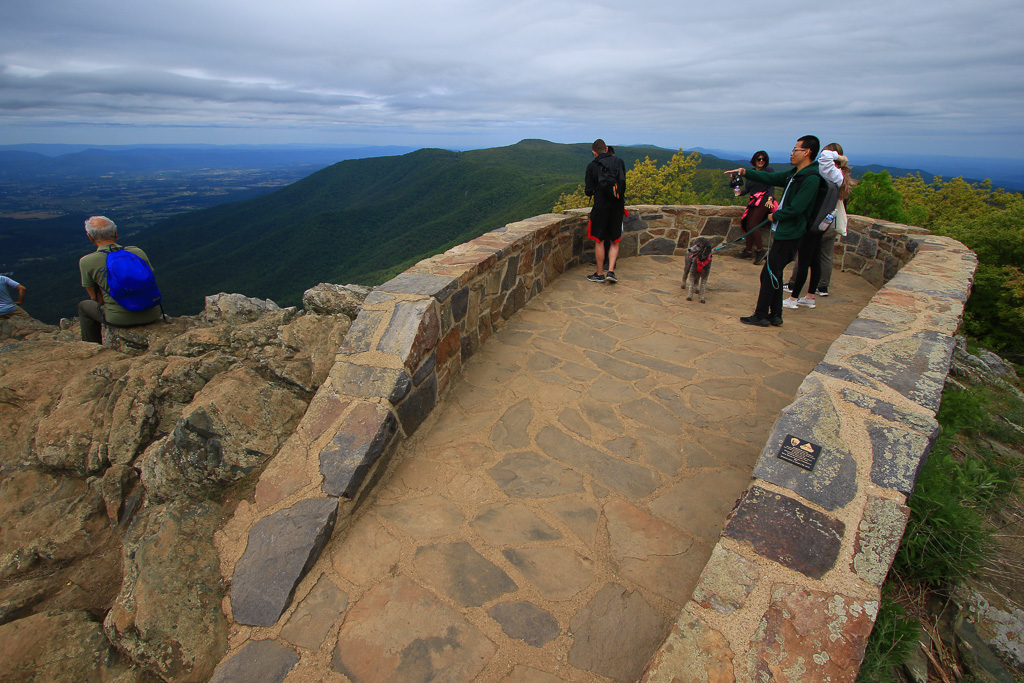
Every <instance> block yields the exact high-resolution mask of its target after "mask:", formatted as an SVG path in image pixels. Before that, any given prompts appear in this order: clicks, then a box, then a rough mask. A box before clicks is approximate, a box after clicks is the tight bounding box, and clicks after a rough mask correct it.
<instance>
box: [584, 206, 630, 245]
mask: <svg viewBox="0 0 1024 683" xmlns="http://www.w3.org/2000/svg"><path fill="white" fill-rule="evenodd" d="M624 209H625V206H623V205H620V206H595V207H594V208H593V209H591V211H590V227H589V228H588V231H587V237H589V238H590V239H592V240H596V241H598V242H604V241H605V240H608V241H611V242H618V241H619V240H620V239H622V217H623V214H624V213H625V211H624Z"/></svg>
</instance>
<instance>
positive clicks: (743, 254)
mask: <svg viewBox="0 0 1024 683" xmlns="http://www.w3.org/2000/svg"><path fill="white" fill-rule="evenodd" d="M733 256H735V257H736V258H752V257H753V256H754V255H753V254H752V253H750V252H749V251H741V252H739V253H738V254H733Z"/></svg>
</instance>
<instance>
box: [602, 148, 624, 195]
mask: <svg viewBox="0 0 1024 683" xmlns="http://www.w3.org/2000/svg"><path fill="white" fill-rule="evenodd" d="M625 183H626V179H625V178H623V177H622V174H621V173H620V172H619V166H618V164H616V163H615V162H614V157H605V158H604V159H598V160H597V185H598V187H600V188H601V192H603V193H604V196H605V197H609V198H612V199H622V197H621V196H619V192H620V188H621V186H622V185H624V184H625Z"/></svg>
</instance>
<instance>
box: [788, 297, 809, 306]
mask: <svg viewBox="0 0 1024 683" xmlns="http://www.w3.org/2000/svg"><path fill="white" fill-rule="evenodd" d="M797 305H800V306H806V307H807V308H814V299H808V298H807V297H805V296H802V297H800V298H799V299H797V301H796V303H795V304H793V305H792V306H790V308H796V307H797Z"/></svg>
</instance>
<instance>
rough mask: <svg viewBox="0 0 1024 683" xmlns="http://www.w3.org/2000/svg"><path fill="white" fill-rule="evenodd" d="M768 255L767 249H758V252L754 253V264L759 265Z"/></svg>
mask: <svg viewBox="0 0 1024 683" xmlns="http://www.w3.org/2000/svg"><path fill="white" fill-rule="evenodd" d="M767 255H768V250H767V249H758V250H757V253H756V254H754V265H755V266H759V265H761V264H762V263H763V262H764V257H765V256H767Z"/></svg>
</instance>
